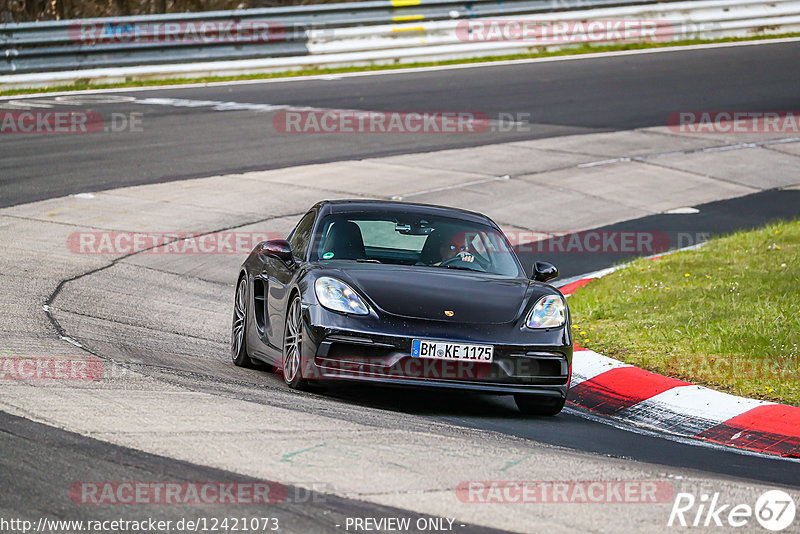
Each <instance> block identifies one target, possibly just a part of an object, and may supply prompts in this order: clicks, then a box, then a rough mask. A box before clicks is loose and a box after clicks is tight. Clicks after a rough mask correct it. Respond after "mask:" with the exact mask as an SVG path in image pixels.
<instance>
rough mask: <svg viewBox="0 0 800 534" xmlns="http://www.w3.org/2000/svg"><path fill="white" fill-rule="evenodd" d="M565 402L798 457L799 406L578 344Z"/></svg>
mask: <svg viewBox="0 0 800 534" xmlns="http://www.w3.org/2000/svg"><path fill="white" fill-rule="evenodd" d="M682 250H685V249H682ZM675 252H677V251H675ZM658 257H660V256H656V257H653V258H652V259H655V258H658ZM619 268H621V266H620V267H614V268H611V269H605V270H603V271H597V272H595V273H590V274H587V275H584V276H581V277H578V278H577V279H573V280H571V281H568V282H567V283H566V284H564V285H562V286H561V287H560V290H561V292H562V293H563V294H564V295H570V294H572V293H573V292H574V291H575V290H576V289H578V288H581V287H583V286H585V285H586V284H588V283H589V282H591V281H592V280H594V279H596V278H600V277H602V276H604V275H606V274H608V273H610V272H613V271H615V270H617V269H619ZM567 401H568V402H569V403H570V404H572V405H573V406H578V407H581V408H584V409H586V410H588V411H589V412H591V413H593V414H596V415H601V416H605V417H610V418H612V419H615V420H619V421H623V422H625V423H630V424H633V425H636V426H640V427H644V428H649V429H653V430H657V431H661V432H667V433H669V434H674V435H678V436H683V437H688V438H696V439H700V440H704V441H708V442H713V443H716V444H721V445H727V446H731V447H736V448H739V449H746V450H749V451H755V452H759V453H766V454H776V455H780V456H783V457H790V458H800V408H798V407H796V406H788V405H785V404H777V403H774V402H767V401H760V400H755V399H748V398H745V397H737V396H735V395H729V394H727V393H721V392H719V391H715V390H713V389H709V388H706V387H703V386H698V385H695V384H690V383H689V382H684V381H682V380H678V379H675V378H670V377H667V376H662V375H659V374H656V373H651V372H650V371H645V370H644V369H640V368H638V367H634V366H632V365H629V364H626V363H623V362H621V361H618V360H615V359H613V358H608V357H607V356H603V355H602V354H598V353H597V352H594V351H592V350H589V349H586V348H583V347H577V346H576V347H575V352H574V356H573V361H572V380H571V382H570V391H569V396H568V397H567Z"/></svg>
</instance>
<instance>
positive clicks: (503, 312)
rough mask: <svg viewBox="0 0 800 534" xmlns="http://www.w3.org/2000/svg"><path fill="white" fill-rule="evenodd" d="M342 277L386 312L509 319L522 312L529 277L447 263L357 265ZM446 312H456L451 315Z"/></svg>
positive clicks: (466, 319)
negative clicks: (460, 268) (450, 266)
mask: <svg viewBox="0 0 800 534" xmlns="http://www.w3.org/2000/svg"><path fill="white" fill-rule="evenodd" d="M341 279H342V280H343V281H345V282H347V283H349V284H352V285H353V287H354V288H356V289H357V290H359V291H360V292H361V293H363V294H364V295H366V296H367V297H368V298H369V299H370V300H371V301H372V302H373V303H374V304H375V305H377V306H378V308H380V309H381V310H383V311H384V312H387V313H390V314H393V315H398V316H401V317H409V318H414V319H427V320H436V321H452V322H458V323H476V324H477V323H484V324H486V323H495V324H497V323H510V322H512V321H515V320H516V319H517V318H518V317H519V316H520V314H521V313H522V312H523V311H524V307H525V303H526V302H527V294H528V288H529V286H530V281H529V280H527V279H525V278H504V277H500V276H497V275H488V274H482V273H471V272H465V271H455V270H450V269H446V268H427V267H405V266H386V265H369V264H359V265H353V266H352V268H346V269H342V270H341ZM446 312H452V315H449V314H447V313H446Z"/></svg>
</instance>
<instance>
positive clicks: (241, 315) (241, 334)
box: [231, 276, 253, 367]
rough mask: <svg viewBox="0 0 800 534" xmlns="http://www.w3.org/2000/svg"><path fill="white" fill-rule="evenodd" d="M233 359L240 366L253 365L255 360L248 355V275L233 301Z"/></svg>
mask: <svg viewBox="0 0 800 534" xmlns="http://www.w3.org/2000/svg"><path fill="white" fill-rule="evenodd" d="M231 359H232V360H233V364H234V365H236V366H238V367H253V362H252V360H250V357H249V356H248V355H247V277H245V276H243V277H242V279H241V280H239V285H238V286H236V298H235V299H234V301H233V323H232V325H231Z"/></svg>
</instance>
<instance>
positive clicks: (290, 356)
mask: <svg viewBox="0 0 800 534" xmlns="http://www.w3.org/2000/svg"><path fill="white" fill-rule="evenodd" d="M302 346H303V307H302V301H301V300H300V295H295V296H294V298H293V299H292V303H291V304H290V305H289V311H288V312H287V313H286V323H285V327H284V330H283V358H282V365H281V367H282V371H283V381H284V382H286V385H287V386H289V387H290V388H292V389H299V390H303V389H308V381H307V380H305V379H304V378H303V361H302V354H303V352H302Z"/></svg>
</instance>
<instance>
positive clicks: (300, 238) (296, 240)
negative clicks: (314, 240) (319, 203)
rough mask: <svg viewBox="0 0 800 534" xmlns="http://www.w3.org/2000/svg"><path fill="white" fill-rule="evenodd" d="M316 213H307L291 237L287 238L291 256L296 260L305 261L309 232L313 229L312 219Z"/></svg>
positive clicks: (309, 241) (309, 237)
mask: <svg viewBox="0 0 800 534" xmlns="http://www.w3.org/2000/svg"><path fill="white" fill-rule="evenodd" d="M316 216H317V214H316V212H314V211H309V212H308V213H306V214H305V215H304V216H303V218H302V219H300V222H299V223H297V226H295V228H294V230H292V235H291V236H290V237H289V244H290V245H291V246H292V255H293V256H294V257H295V258H297V259H305V257H306V253H307V252H308V246H309V244H310V243H311V231H312V230H313V229H314V219H316Z"/></svg>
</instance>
